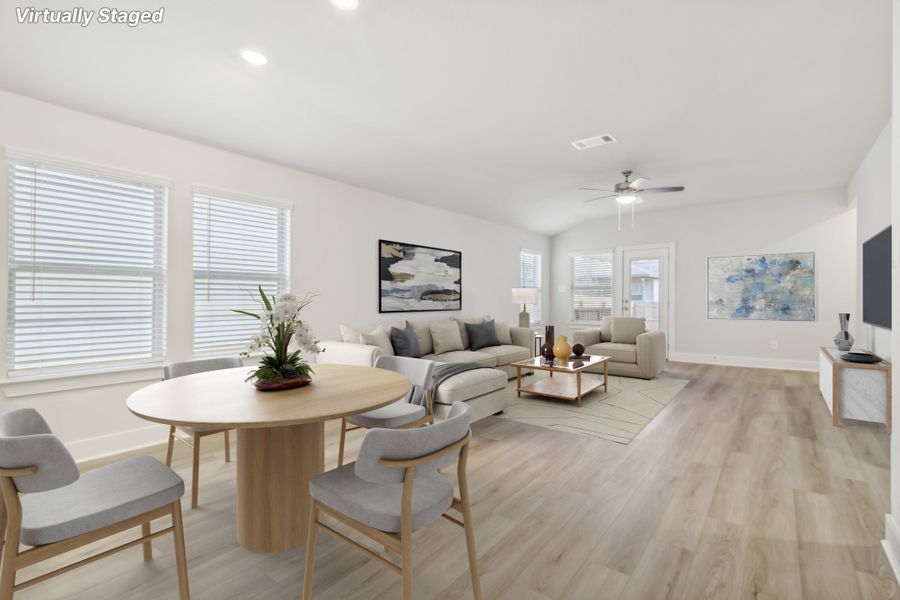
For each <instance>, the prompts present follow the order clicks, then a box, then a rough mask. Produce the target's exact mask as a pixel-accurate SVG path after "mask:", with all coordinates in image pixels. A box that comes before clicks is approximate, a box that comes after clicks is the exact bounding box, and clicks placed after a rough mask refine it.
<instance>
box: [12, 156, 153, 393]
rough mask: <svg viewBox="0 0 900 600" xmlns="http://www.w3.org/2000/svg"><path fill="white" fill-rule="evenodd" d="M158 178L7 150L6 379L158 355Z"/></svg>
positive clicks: (151, 357)
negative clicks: (53, 161) (96, 169)
mask: <svg viewBox="0 0 900 600" xmlns="http://www.w3.org/2000/svg"><path fill="white" fill-rule="evenodd" d="M166 193H167V189H166V187H165V186H164V185H161V184H158V183H148V182H144V181H139V180H137V181H136V180H131V179H129V178H120V177H118V176H115V177H113V176H107V175H104V174H100V173H96V172H91V171H90V170H87V169H81V168H80V167H77V168H76V167H68V166H63V165H56V164H48V163H45V162H42V161H37V160H32V159H24V158H23V159H19V158H16V157H11V158H10V161H9V203H10V207H9V211H10V212H9V215H10V219H9V253H8V263H9V264H8V266H9V281H8V284H9V290H8V294H9V296H8V314H7V319H8V323H7V327H8V329H7V331H8V337H7V343H8V346H7V371H8V373H9V375H10V376H11V377H15V376H25V375H29V374H47V373H57V372H66V371H77V370H87V369H97V368H102V367H104V366H113V365H120V364H131V363H146V362H148V361H149V362H152V361H154V360H160V361H161V360H162V358H163V356H164V354H165V345H164V337H165V336H164V333H165V332H164V325H165V314H164V306H165V210H166Z"/></svg>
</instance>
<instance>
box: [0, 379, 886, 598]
mask: <svg viewBox="0 0 900 600" xmlns="http://www.w3.org/2000/svg"><path fill="white" fill-rule="evenodd" d="M667 372H668V374H669V375H670V376H672V377H677V378H683V379H689V380H691V383H690V384H689V385H688V386H687V387H686V388H685V389H684V391H683V392H682V393H681V394H679V395H678V396H677V397H676V398H675V399H674V400H673V401H672V402H671V403H670V404H669V405H668V406H667V407H666V408H665V409H664V410H663V411H662V412H661V413H660V414H659V415H658V416H657V417H656V418H655V419H654V420H653V421H652V422H651V423H650V424H649V425H648V426H647V427H646V428H645V429H644V430H643V431H642V432H641V433H640V434H639V435H638V437H637V438H636V439H635V440H634V441H633V442H632V443H631V444H630V445H627V446H623V445H620V444H616V443H613V442H608V441H606V440H600V439H593V438H588V437H581V436H577V435H572V434H568V433H563V432H557V431H553V430H550V429H545V428H542V427H536V426H531V425H526V424H522V423H518V422H515V421H510V420H506V419H502V418H498V417H491V418H488V419H486V420H484V421H481V422H479V423H477V424H475V425H474V426H473V431H474V441H473V447H472V452H471V454H470V460H469V478H470V487H471V496H472V503H473V511H474V518H475V530H476V538H477V545H478V554H479V561H480V570H481V579H482V587H483V589H484V597H485V598H486V599H497V600H508V599H516V600H527V599H534V600H548V599H554V600H555V599H584V600H597V599H619V600H625V599H629V600H630V599H641V600H643V599H657V598H683V599H690V600H695V599H701V598H723V599H732V598H735V599H738V598H779V599H780V598H790V599H796V598H806V599H810V600H826V599H829V598H835V599H840V600H847V599H854V598H863V599H865V598H871V599H879V600H880V599H886V598H900V590H898V586H897V584H896V582H895V581H894V578H893V574H892V572H891V568H890V566H889V564H888V562H887V559H886V558H885V556H884V554H883V553H882V550H881V547H880V540H881V537H882V534H883V528H884V514H885V513H886V512H888V510H889V489H890V485H889V463H888V459H889V442H890V437H889V436H888V435H887V434H886V433H885V431H884V428H883V427H882V426H877V425H872V424H865V423H854V422H850V423H848V424H847V425H846V426H844V427H840V428H835V427H832V425H831V417H830V415H829V413H828V410H827V409H826V408H825V405H824V402H823V401H822V400H821V398H820V397H819V393H818V389H817V382H816V374H814V373H797V372H787V371H777V370H759V369H743V368H736V367H717V366H705V365H693V364H684V363H670V365H669V368H668V369H667ZM510 393H511V395H512V394H513V392H512V391H510ZM349 439H350V445H349V456H351V457H354V456H355V455H356V451H357V449H358V445H359V441H360V440H361V439H362V434H361V433H360V432H356V433H351V434H350V438H349ZM203 447H204V453H203V461H202V467H201V477H202V480H201V486H200V502H201V506H200V508H199V509H197V510H190V509H189V508H187V506H188V505H187V504H186V508H185V530H186V532H185V535H186V539H187V552H188V567H189V572H190V582H191V592H192V597H193V598H196V599H216V600H228V599H241V600H245V599H246V600H249V599H272V600H277V599H288V598H290V599H295V598H299V594H300V589H301V583H302V578H303V559H304V550H303V549H300V550H297V551H292V552H285V553H282V554H255V553H253V552H249V551H247V550H244V549H243V548H241V547H240V546H239V545H238V544H237V542H236V541H235V507H234V476H235V465H234V463H231V464H226V463H225V462H224V458H223V452H222V440H221V438H220V437H210V438H205V439H204V440H203ZM155 454H156V455H157V456H158V457H159V458H162V449H159V450H158V451H156V452H155ZM233 455H234V454H233ZM336 455H337V427H336V424H335V423H330V424H328V425H327V426H326V466H327V467H329V468H330V467H331V466H333V465H334V462H335V459H336ZM175 457H176V458H175V463H174V467H175V469H176V470H177V471H178V472H179V473H180V474H181V475H182V476H183V477H184V478H185V480H186V481H189V478H190V477H189V476H190V456H189V451H188V449H187V448H185V447H183V446H181V445H178V446H176V455H175ZM188 493H189V490H188ZM160 523H162V521H160ZM127 538H128V536H127V535H125V534H123V535H121V536H118V539H121V540H125V539H127ZM110 545H111V542H106V543H105V544H98V545H95V546H93V547H92V549H96V548H103V547H109V546H110ZM414 548H415V549H414V556H415V560H416V568H415V590H416V597H417V598H422V599H423V600H424V599H438V600H451V599H457V598H471V588H470V583H469V576H468V563H467V561H466V548H465V541H464V538H463V536H462V532H461V531H460V530H459V529H458V528H456V527H454V526H453V525H451V524H450V523H447V522H444V521H443V520H439V521H438V522H437V523H434V524H433V525H431V526H429V527H427V528H425V529H423V530H421V531H419V532H417V533H416V534H415V546H414ZM154 553H155V554H154V559H153V561H151V562H148V563H145V562H143V561H142V560H141V549H140V547H137V548H135V549H133V550H128V551H125V552H123V553H121V554H118V555H116V556H114V557H112V558H107V559H105V560H103V561H100V562H97V563H94V564H92V565H89V566H87V567H84V568H82V569H79V570H77V571H74V572H72V573H68V574H66V575H63V576H61V577H58V578H55V579H52V580H50V581H49V582H46V583H43V584H39V585H37V586H35V587H33V588H29V589H26V590H24V591H22V592H20V593H18V594H16V598H17V599H19V600H53V599H56V598H66V599H68V600H87V599H91V600H104V599H113V598H116V599H117V598H129V599H130V600H160V599H164V598H175V597H177V587H176V575H175V566H174V555H173V548H172V543H171V540H170V539H169V538H161V539H158V540H156V541H155V542H154ZM85 554H86V552H85V551H78V552H75V553H72V554H70V555H69V556H70V557H72V558H74V559H77V558H79V557H81V556H84V555H85ZM60 564H62V563H61V562H60V561H52V562H51V563H48V565H47V566H48V567H53V566H58V565H60ZM44 570H46V568H43V569H35V568H32V569H29V570H28V571H26V572H25V573H24V574H25V575H26V576H27V575H33V574H36V573H40V572H43V571H44ZM314 592H315V593H314V597H315V598H316V599H317V600H329V599H359V600H363V599H373V598H399V597H400V580H399V577H398V576H397V575H396V574H394V573H392V572H389V571H387V570H386V569H384V568H382V567H380V566H379V565H377V564H375V563H374V562H373V561H371V560H368V559H367V558H366V557H364V556H362V555H361V554H359V553H357V552H356V551H355V550H353V549H352V548H350V547H348V546H346V545H345V544H343V543H341V542H339V541H337V540H335V539H333V538H331V537H330V536H327V535H320V537H319V541H318V544H317V552H316V572H315V581H314Z"/></svg>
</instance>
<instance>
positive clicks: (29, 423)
mask: <svg viewBox="0 0 900 600" xmlns="http://www.w3.org/2000/svg"><path fill="white" fill-rule="evenodd" d="M30 466H35V467H37V472H36V473H35V474H33V475H25V476H21V477H13V482H14V483H15V484H16V489H17V490H19V491H20V492H23V493H31V492H44V491H47V490H52V489H55V488H58V487H62V486H64V485H69V484H70V483H72V482H74V481H76V480H77V479H78V477H79V473H78V466H77V465H76V464H75V459H74V458H72V455H71V454H69V451H68V450H66V447H65V446H64V445H63V443H62V442H61V441H60V440H59V438H58V437H56V436H55V435H53V432H52V431H50V427H49V426H48V425H47V422H46V421H45V420H44V417H42V416H41V414H40V413H39V412H38V411H36V410H34V409H33V408H21V409H19V410H11V411H9V412H5V413H3V414H0V467H2V468H4V469H16V468H20V467H30Z"/></svg>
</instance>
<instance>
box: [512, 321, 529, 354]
mask: <svg viewBox="0 0 900 600" xmlns="http://www.w3.org/2000/svg"><path fill="white" fill-rule="evenodd" d="M509 337H510V338H512V343H513V346H522V347H523V348H528V352H529V353H530V354H529V356H533V355H534V332H533V331H532V330H531V329H529V328H528V327H510V328H509Z"/></svg>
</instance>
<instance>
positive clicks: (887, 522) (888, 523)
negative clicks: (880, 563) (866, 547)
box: [881, 515, 900, 582]
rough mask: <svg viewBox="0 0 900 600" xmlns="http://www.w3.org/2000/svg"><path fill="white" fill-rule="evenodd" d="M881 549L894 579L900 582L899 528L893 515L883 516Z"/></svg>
mask: <svg viewBox="0 0 900 600" xmlns="http://www.w3.org/2000/svg"><path fill="white" fill-rule="evenodd" d="M881 547H882V548H884V554H885V555H886V556H887V559H888V562H889V563H891V568H892V569H893V570H894V579H896V580H897V581H898V582H900V527H897V522H896V521H894V517H893V515H885V516H884V539H883V540H881Z"/></svg>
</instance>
